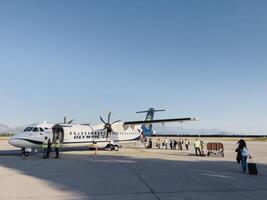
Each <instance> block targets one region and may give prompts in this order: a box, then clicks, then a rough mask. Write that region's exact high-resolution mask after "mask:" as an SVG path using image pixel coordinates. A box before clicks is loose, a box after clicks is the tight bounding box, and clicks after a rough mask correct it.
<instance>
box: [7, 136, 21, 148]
mask: <svg viewBox="0 0 267 200" xmlns="http://www.w3.org/2000/svg"><path fill="white" fill-rule="evenodd" d="M8 143H9V144H10V145H12V146H14V147H20V139H17V138H13V137H11V138H10V139H9V140H8Z"/></svg>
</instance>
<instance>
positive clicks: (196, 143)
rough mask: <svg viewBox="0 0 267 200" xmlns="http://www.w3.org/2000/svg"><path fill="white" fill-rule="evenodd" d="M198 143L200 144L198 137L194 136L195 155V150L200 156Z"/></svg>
mask: <svg viewBox="0 0 267 200" xmlns="http://www.w3.org/2000/svg"><path fill="white" fill-rule="evenodd" d="M200 145H201V144H200V141H199V140H198V138H196V141H195V143H194V147H195V152H196V156H197V152H199V155H200V156H201V151H200Z"/></svg>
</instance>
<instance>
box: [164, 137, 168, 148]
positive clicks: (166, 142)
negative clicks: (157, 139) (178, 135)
mask: <svg viewBox="0 0 267 200" xmlns="http://www.w3.org/2000/svg"><path fill="white" fill-rule="evenodd" d="M168 144H169V141H168V138H166V137H165V140H164V145H165V149H168Z"/></svg>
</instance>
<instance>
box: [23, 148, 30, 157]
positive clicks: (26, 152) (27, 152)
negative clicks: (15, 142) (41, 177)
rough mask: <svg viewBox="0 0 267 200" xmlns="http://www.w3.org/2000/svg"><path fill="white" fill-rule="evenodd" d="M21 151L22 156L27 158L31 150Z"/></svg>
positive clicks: (24, 149)
mask: <svg viewBox="0 0 267 200" xmlns="http://www.w3.org/2000/svg"><path fill="white" fill-rule="evenodd" d="M21 151H22V155H23V156H25V157H28V156H29V155H30V152H31V151H32V149H31V148H22V149H21Z"/></svg>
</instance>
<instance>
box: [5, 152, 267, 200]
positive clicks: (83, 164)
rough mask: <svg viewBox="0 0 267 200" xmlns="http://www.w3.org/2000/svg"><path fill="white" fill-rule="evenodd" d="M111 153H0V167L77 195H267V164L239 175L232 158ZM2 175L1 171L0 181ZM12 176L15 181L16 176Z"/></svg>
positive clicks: (247, 197) (186, 196)
mask: <svg viewBox="0 0 267 200" xmlns="http://www.w3.org/2000/svg"><path fill="white" fill-rule="evenodd" d="M110 154H113V155H100V154H98V155H92V153H91V155H85V154H76V153H72V152H68V153H67V154H62V155H61V158H60V159H53V158H49V159H46V160H43V159H41V154H34V155H32V156H30V157H28V158H23V157H17V156H3V157H0V166H3V167H6V168H11V169H15V170H16V171H19V172H21V173H22V174H24V175H27V176H31V177H35V178H38V179H41V180H44V181H47V183H48V184H49V185H51V187H53V188H56V189H58V190H60V191H66V192H73V193H75V194H79V195H81V197H83V196H84V197H90V196H91V197H97V196H101V195H108V196H109V197H110V198H111V199H112V197H113V198H114V197H115V196H118V195H119V196H120V195H129V194H133V195H135V194H136V195H142V194H151V193H152V194H155V195H157V196H158V197H160V196H163V197H164V196H165V197H166V196H169V197H170V199H171V198H172V196H173V195H180V197H181V198H185V199H187V198H191V197H192V195H194V194H196V193H198V192H199V193H201V195H204V194H205V196H203V197H201V195H200V196H199V198H198V199H206V197H207V195H214V193H217V194H223V195H221V197H220V196H218V198H216V199H225V197H227V194H229V195H231V197H232V195H236V197H235V199H239V198H240V199H249V197H251V196H249V195H248V194H246V193H247V192H250V193H249V194H251V195H253V194H254V193H257V194H262V195H263V194H264V195H266V194H267V165H264V164H258V169H259V175H258V176H250V175H247V174H243V173H242V172H241V169H240V166H239V165H237V163H235V162H234V161H233V162H230V161H225V160H223V159H222V160H221V161H216V162H215V161H206V160H201V161H196V160H194V161H181V160H166V159H160V158H136V157H130V156H121V155H120V153H119V152H110ZM4 177H5V175H3V174H1V176H0V181H2V178H4ZM13 179H14V180H13V181H15V176H14V177H13ZM93 199H95V198H93ZM105 199H106V197H105ZM163 199H164V198H163ZM167 199H169V198H167ZM174 199H175V198H174ZM250 199H251V198H250Z"/></svg>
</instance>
